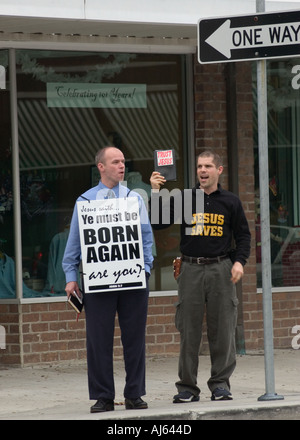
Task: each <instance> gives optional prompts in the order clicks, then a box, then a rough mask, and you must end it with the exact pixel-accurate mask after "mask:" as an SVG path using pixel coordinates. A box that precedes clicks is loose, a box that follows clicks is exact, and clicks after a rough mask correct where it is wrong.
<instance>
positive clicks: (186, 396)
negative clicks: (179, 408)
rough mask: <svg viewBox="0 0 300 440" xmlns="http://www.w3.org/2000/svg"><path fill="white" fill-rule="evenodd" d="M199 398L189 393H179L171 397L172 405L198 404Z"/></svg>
mask: <svg viewBox="0 0 300 440" xmlns="http://www.w3.org/2000/svg"><path fill="white" fill-rule="evenodd" d="M199 400H200V397H199V396H195V395H194V394H193V393H191V392H190V391H181V392H180V393H178V394H176V396H174V397H173V403H188V402H199Z"/></svg>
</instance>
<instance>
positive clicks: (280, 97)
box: [254, 58, 300, 287]
mask: <svg viewBox="0 0 300 440" xmlns="http://www.w3.org/2000/svg"><path fill="white" fill-rule="evenodd" d="M299 72H300V59H296V58H293V59H287V60H284V61H282V60H281V61H273V60H272V61H268V63H267V85H268V136H269V200H270V227H271V230H270V238H271V262H272V285H273V287H281V286H282V287H287V286H299V285H300V180H299V179H300V130H299V127H300V89H299V87H300V79H299ZM254 84H255V81H254ZM255 95H256V90H255V92H254V96H255ZM256 125H257V124H256ZM255 153H256V166H255V170H256V173H257V174H256V176H255V182H256V242H257V245H256V246H257V247H256V251H257V255H256V256H257V269H258V270H257V275H258V287H261V249H260V211H259V176H258V171H257V170H258V150H257V132H256V138H255Z"/></svg>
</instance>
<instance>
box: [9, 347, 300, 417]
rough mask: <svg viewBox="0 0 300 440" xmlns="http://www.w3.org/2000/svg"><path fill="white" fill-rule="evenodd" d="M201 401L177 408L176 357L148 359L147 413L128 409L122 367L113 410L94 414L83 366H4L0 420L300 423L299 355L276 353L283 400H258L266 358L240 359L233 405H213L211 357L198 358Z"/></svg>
mask: <svg viewBox="0 0 300 440" xmlns="http://www.w3.org/2000/svg"><path fill="white" fill-rule="evenodd" d="M199 359H200V362H199V374H198V385H199V387H200V388H201V390H202V392H201V396H200V402H193V403H186V404H173V403H172V397H173V395H174V394H176V388H175V385H174V383H175V381H176V380H177V357H169V358H149V359H147V395H146V396H145V397H144V400H146V401H147V402H148V405H149V408H148V409H147V410H125V407H124V399H123V388H124V377H125V373H124V368H123V362H122V361H116V362H115V386H116V399H115V411H111V412H106V413H96V414H90V412H89V411H90V406H91V405H92V404H93V403H94V401H92V402H91V401H89V398H88V389H87V368H86V364H85V363H73V364H62V365H53V366H43V367H39V366H36V367H26V368H22V369H21V368H4V369H1V367H0V420H111V421H112V422H113V421H116V422H117V421H118V420H146V419H148V420H209V419H210V420H211V419H218V420H224V419H233V420H241V419H242V420H262V419H267V420H269V419H272V420H274V419H277V420H291V419H293V420H300V374H299V373H300V350H293V349H291V350H275V351H274V371H275V392H276V393H277V394H278V395H282V396H283V397H284V399H283V400H274V401H264V402H261V401H258V400H257V399H258V398H259V397H260V396H262V395H264V394H265V363H264V356H263V353H258V352H255V353H253V354H247V355H242V356H240V355H238V356H237V368H236V370H235V373H234V374H233V376H232V380H231V386H232V389H231V391H232V394H233V400H232V401H218V402H212V401H211V400H210V391H209V390H208V388H207V385H206V382H207V379H208V378H209V371H210V359H209V356H200V358H199Z"/></svg>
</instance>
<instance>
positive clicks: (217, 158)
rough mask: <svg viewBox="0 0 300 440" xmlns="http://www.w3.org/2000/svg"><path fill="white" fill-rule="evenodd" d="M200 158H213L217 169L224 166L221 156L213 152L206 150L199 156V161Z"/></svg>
mask: <svg viewBox="0 0 300 440" xmlns="http://www.w3.org/2000/svg"><path fill="white" fill-rule="evenodd" d="M199 157H212V158H213V163H214V164H215V165H216V167H217V168H218V167H220V166H221V165H222V159H221V156H220V155H219V154H218V153H215V152H214V151H213V150H205V151H203V152H202V153H200V154H199V155H198V158H197V160H198V159H199Z"/></svg>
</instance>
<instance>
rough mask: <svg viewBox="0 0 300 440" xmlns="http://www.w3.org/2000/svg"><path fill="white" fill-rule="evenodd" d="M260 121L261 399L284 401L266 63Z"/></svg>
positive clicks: (260, 76)
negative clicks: (279, 389) (276, 328)
mask: <svg viewBox="0 0 300 440" xmlns="http://www.w3.org/2000/svg"><path fill="white" fill-rule="evenodd" d="M264 3H265V2H264V0H256V9H257V12H263V11H264V9H265V4H264ZM257 112H258V114H257V120H258V157H259V189H260V223H261V261H262V290H263V318H264V349H265V350H264V351H265V356H264V358H265V383H266V393H265V394H264V395H262V396H260V397H259V398H258V400H260V401H265V400H282V399H283V396H280V395H278V394H276V393H275V379H274V350H273V313H272V279H271V251H270V207H269V172H268V171H269V161H268V107H267V69H266V60H260V61H257Z"/></svg>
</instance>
